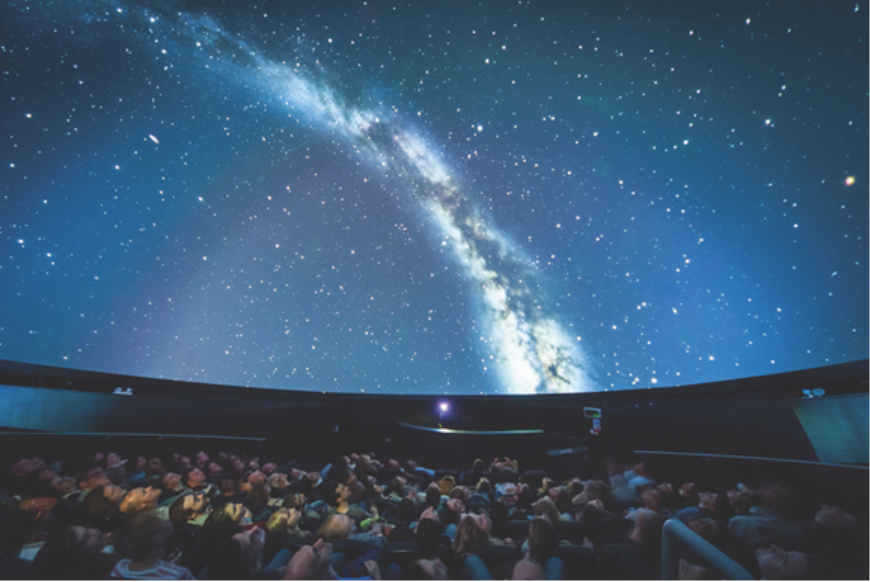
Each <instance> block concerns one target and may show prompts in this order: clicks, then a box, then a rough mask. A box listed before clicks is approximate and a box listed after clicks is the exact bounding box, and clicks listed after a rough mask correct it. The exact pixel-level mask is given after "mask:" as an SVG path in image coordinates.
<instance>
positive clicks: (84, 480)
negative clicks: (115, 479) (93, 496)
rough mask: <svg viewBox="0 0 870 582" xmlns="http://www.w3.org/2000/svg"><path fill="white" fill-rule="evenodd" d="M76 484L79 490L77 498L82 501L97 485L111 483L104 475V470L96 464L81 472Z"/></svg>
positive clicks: (103, 485)
mask: <svg viewBox="0 0 870 582" xmlns="http://www.w3.org/2000/svg"><path fill="white" fill-rule="evenodd" d="M78 484H79V491H81V493H80V494H79V498H78V500H79V501H84V500H85V497H86V496H87V494H88V493H90V492H91V491H93V490H94V489H96V488H97V487H105V486H106V485H111V484H112V483H111V482H110V481H109V478H108V477H106V472H105V470H104V469H103V468H102V467H100V466H99V465H97V466H94V467H91V468H90V469H88V470H87V471H85V472H84V473H82V474H81V476H79V478H78Z"/></svg>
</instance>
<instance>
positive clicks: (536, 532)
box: [522, 517, 559, 563]
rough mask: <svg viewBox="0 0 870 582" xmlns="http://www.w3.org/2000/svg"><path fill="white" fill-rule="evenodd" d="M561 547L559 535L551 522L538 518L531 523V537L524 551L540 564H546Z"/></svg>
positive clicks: (523, 548)
mask: <svg viewBox="0 0 870 582" xmlns="http://www.w3.org/2000/svg"><path fill="white" fill-rule="evenodd" d="M557 547H559V534H558V533H556V528H555V527H554V526H553V524H552V523H550V520H548V519H544V518H543V517H537V518H535V519H533V520H532V521H531V522H530V523H529V535H528V537H527V538H526V541H525V542H524V543H523V547H522V551H523V552H530V553H531V555H532V557H533V558H534V559H535V560H538V561H539V562H542V563H543V562H544V561H545V560H546V559H547V558H548V557H549V556H550V554H552V553H553V551H554V550H555V549H556V548H557Z"/></svg>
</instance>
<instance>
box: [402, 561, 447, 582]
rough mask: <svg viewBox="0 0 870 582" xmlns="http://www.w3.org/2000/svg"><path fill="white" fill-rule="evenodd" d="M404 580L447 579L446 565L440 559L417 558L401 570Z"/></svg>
mask: <svg viewBox="0 0 870 582" xmlns="http://www.w3.org/2000/svg"><path fill="white" fill-rule="evenodd" d="M403 574H404V578H405V579H406V580H448V579H449V578H448V571H447V566H446V565H444V562H442V561H441V560H440V559H438V558H436V559H434V560H417V561H416V562H412V563H411V564H410V565H409V566H408V567H407V570H406V571H403Z"/></svg>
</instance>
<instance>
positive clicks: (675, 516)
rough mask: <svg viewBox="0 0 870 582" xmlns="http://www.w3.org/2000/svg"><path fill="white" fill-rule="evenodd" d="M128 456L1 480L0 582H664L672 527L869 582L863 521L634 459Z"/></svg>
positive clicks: (788, 491)
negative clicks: (548, 462) (570, 462)
mask: <svg viewBox="0 0 870 582" xmlns="http://www.w3.org/2000/svg"><path fill="white" fill-rule="evenodd" d="M131 444H132V443H126V445H131ZM129 448H130V449H131V450H130V451H125V452H141V453H143V454H142V455H141V456H139V455H130V456H126V455H125V456H121V455H119V454H116V453H115V452H113V451H108V450H107V451H104V452H95V453H93V454H90V453H88V455H87V461H86V462H84V463H81V462H80V463H79V465H80V466H74V464H73V463H74V461H70V460H68V459H63V458H59V459H55V458H48V459H45V460H43V459H40V458H27V457H24V458H21V459H20V460H18V461H17V462H15V463H14V465H13V466H12V467H7V470H6V476H5V481H4V482H3V483H2V484H0V489H2V491H0V540H2V541H0V543H2V547H0V552H2V553H0V578H2V579H108V578H122V579H151V580H154V579H187V580H189V579H285V580H294V579H298V580H302V579H335V578H337V577H340V578H358V579H385V580H388V579H393V580H401V579H410V580H414V579H460V580H467V579H474V580H486V579H554V580H555V579H568V580H583V579H596V580H600V579H605V580H609V579H660V578H661V573H662V528H663V524H664V523H665V522H666V521H667V520H680V521H682V522H683V523H685V524H686V525H687V526H688V527H689V528H690V529H691V530H692V531H693V532H694V534H692V535H696V536H698V538H699V539H703V540H706V541H708V542H710V543H711V544H713V546H715V547H716V548H718V549H719V550H721V551H722V552H723V553H724V554H725V555H726V556H728V557H729V558H730V559H732V560H734V561H735V562H736V563H737V564H739V565H740V566H742V567H743V568H745V570H746V571H748V572H749V573H751V574H752V575H753V576H755V577H756V578H757V579H760V578H762V577H764V578H769V579H771V578H773V579H775V578H779V579H867V578H868V550H867V548H868V535H867V524H866V516H865V515H860V516H858V517H856V516H854V515H851V514H849V513H848V512H846V511H843V510H841V509H840V508H838V507H834V506H832V505H829V504H828V501H829V500H827V499H824V498H812V499H810V498H807V497H806V496H805V495H801V494H800V493H798V492H797V491H798V490H799V488H796V487H789V485H788V484H785V485H783V484H782V483H778V484H770V483H762V482H749V480H748V479H746V478H745V476H742V475H733V476H732V477H729V478H728V479H724V480H722V481H721V482H706V481H707V480H705V479H698V480H697V481H687V482H673V481H671V480H670V478H671V477H672V475H669V474H662V472H664V471H666V469H665V468H664V465H658V466H657V465H654V464H653V461H645V460H644V459H643V458H640V457H635V458H616V457H608V458H607V461H606V462H605V463H602V464H601V466H589V467H584V470H586V471H588V472H589V474H583V475H576V476H575V477H574V478H571V479H569V480H561V481H556V480H553V479H551V478H550V476H549V475H548V474H547V472H545V471H542V470H539V469H538V468H537V467H521V466H520V464H519V463H518V462H517V461H516V460H515V459H511V458H509V457H503V458H497V459H486V460H481V459H478V460H477V461H475V462H474V464H473V466H471V467H449V468H441V467H434V468H428V467H425V466H424V465H426V459H425V457H424V456H422V455H421V456H420V458H418V459H415V460H407V459H403V460H395V459H389V458H380V457H378V456H376V455H375V454H374V453H351V452H348V454H347V455H346V456H342V457H340V458H338V459H331V460H330V459H323V460H322V462H315V463H312V462H309V461H305V462H297V461H295V460H293V453H292V451H288V452H287V454H286V455H285V456H284V457H280V458H262V459H261V458H257V457H253V456H243V455H238V454H234V453H233V452H231V451H229V450H217V447H216V448H215V449H216V450H207V451H206V450H200V449H197V450H179V451H178V452H177V453H174V454H171V455H166V456H163V457H161V456H153V454H148V453H147V452H146V450H145V449H146V448H147V447H143V449H142V450H141V451H134V450H133V449H134V448H135V446H130V447H129ZM221 448H223V447H221ZM418 463H419V464H418ZM681 477H682V475H681ZM681 480H682V479H681ZM707 566H708V565H706V564H704V563H703V560H702V559H701V558H700V557H699V556H697V555H692V552H691V551H689V552H688V553H687V555H686V556H684V557H683V559H680V565H679V575H680V578H681V579H720V577H718V573H717V572H716V571H714V570H713V569H712V568H709V567H707Z"/></svg>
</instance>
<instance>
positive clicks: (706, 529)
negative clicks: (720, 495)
mask: <svg viewBox="0 0 870 582" xmlns="http://www.w3.org/2000/svg"><path fill="white" fill-rule="evenodd" d="M688 525H689V529H691V530H692V531H693V532H695V533H696V534H698V535H699V536H701V537H702V538H704V539H705V540H707V541H708V542H710V543H713V541H714V540H715V539H716V538H717V537H718V536H719V529H720V528H719V522H717V521H716V520H715V519H710V518H709V517H703V518H700V519H696V520H694V521H692V522H690V523H689V524H688Z"/></svg>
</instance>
